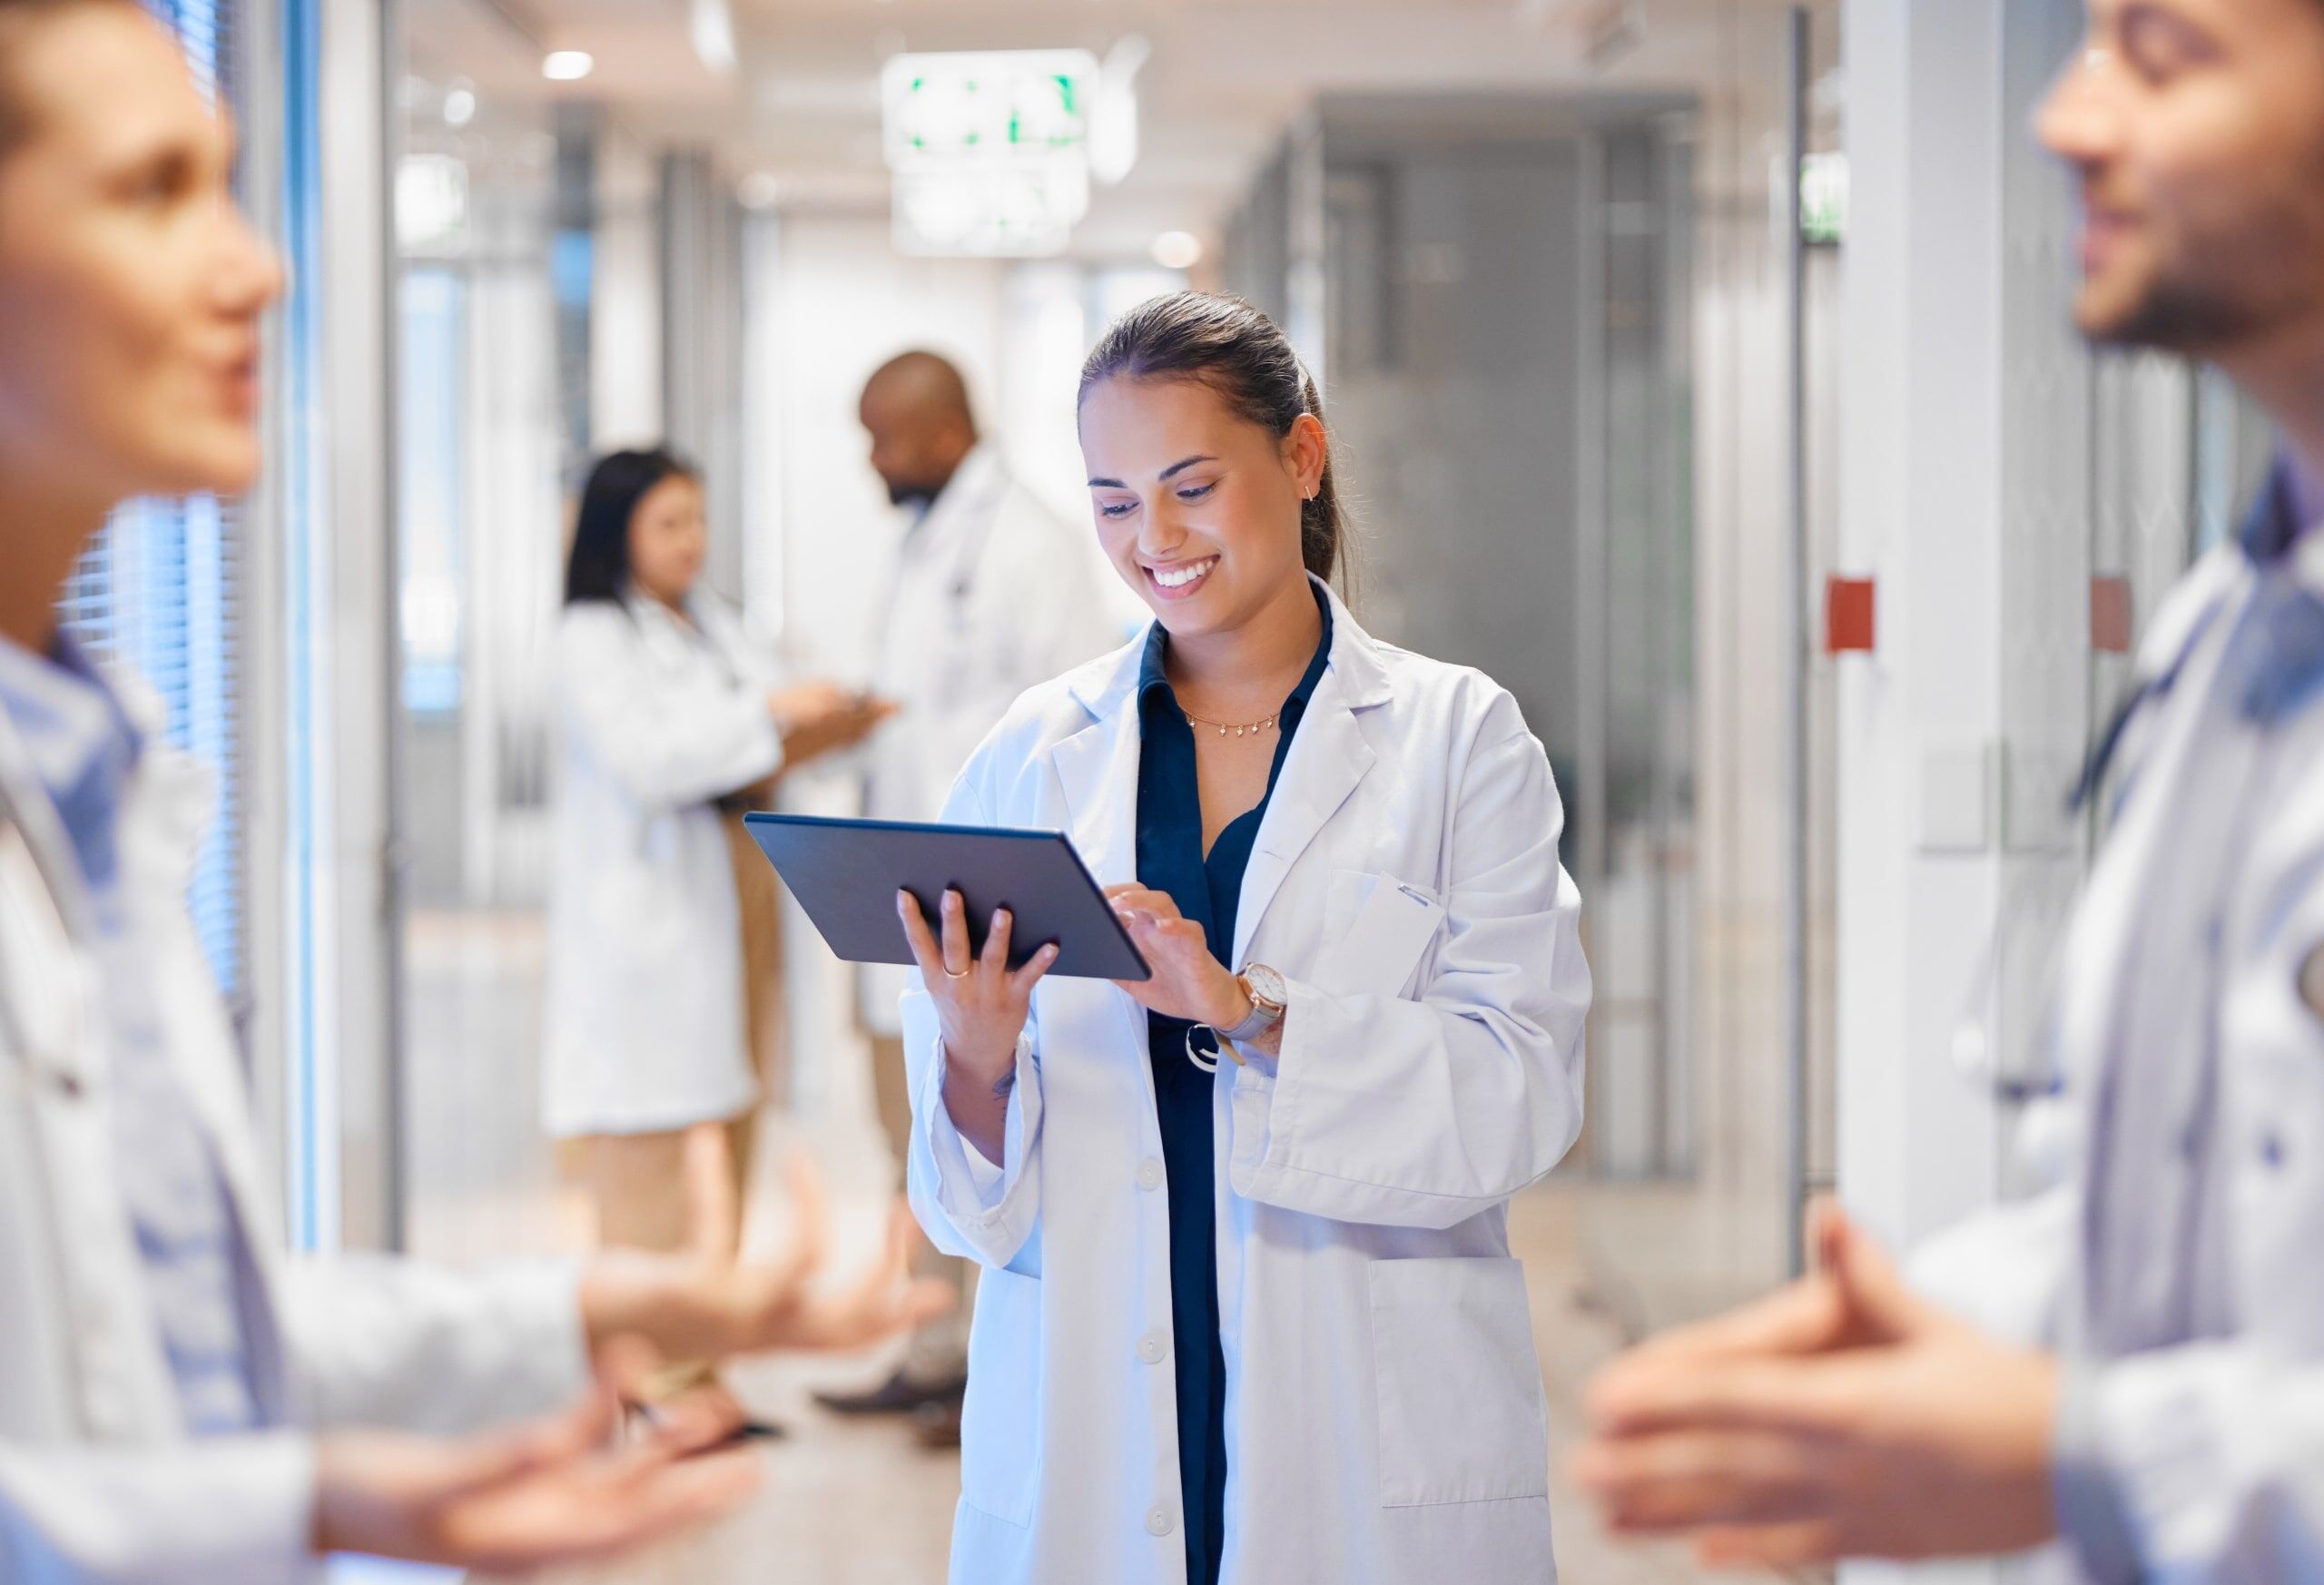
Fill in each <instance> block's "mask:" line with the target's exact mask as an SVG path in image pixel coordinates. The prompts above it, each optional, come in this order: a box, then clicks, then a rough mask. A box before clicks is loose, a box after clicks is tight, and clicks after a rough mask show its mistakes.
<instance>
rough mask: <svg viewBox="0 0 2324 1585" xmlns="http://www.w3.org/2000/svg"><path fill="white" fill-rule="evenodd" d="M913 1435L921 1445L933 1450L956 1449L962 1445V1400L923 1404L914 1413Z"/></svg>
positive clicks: (953, 1399)
mask: <svg viewBox="0 0 2324 1585" xmlns="http://www.w3.org/2000/svg"><path fill="white" fill-rule="evenodd" d="M911 1423H912V1433H913V1434H914V1435H915V1436H917V1437H918V1438H919V1439H920V1445H921V1446H922V1447H924V1448H929V1449H931V1450H940V1449H944V1448H956V1447H959V1446H960V1399H958V1398H947V1399H946V1400H944V1402H942V1403H923V1404H921V1406H920V1407H919V1408H918V1409H915V1410H913V1411H912V1416H911Z"/></svg>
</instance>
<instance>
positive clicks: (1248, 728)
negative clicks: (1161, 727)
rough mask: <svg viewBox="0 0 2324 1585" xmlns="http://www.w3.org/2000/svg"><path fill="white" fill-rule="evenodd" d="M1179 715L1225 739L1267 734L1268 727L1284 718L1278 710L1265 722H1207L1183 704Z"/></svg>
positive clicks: (1179, 709)
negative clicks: (1244, 723)
mask: <svg viewBox="0 0 2324 1585" xmlns="http://www.w3.org/2000/svg"><path fill="white" fill-rule="evenodd" d="M1178 714H1181V715H1183V716H1185V717H1186V718H1187V720H1188V721H1190V722H1192V723H1194V724H1195V725H1196V726H1207V727H1209V728H1210V729H1211V730H1212V731H1214V732H1216V733H1218V735H1219V736H1221V737H1225V736H1226V734H1227V733H1230V732H1231V733H1234V734H1235V735H1236V737H1242V736H1244V735H1245V734H1246V733H1256V732H1265V730H1266V729H1267V728H1268V727H1270V726H1273V725H1274V724H1275V723H1276V722H1277V721H1279V720H1281V719H1282V717H1283V712H1281V711H1280V710H1278V711H1276V712H1275V714H1273V715H1270V716H1267V717H1265V719H1264V720H1259V721H1254V722H1250V723H1248V724H1246V725H1242V726H1236V725H1235V724H1232V723H1230V722H1225V721H1205V720H1204V719H1203V718H1202V717H1201V716H1199V715H1196V714H1195V713H1194V712H1193V711H1191V710H1189V709H1187V707H1186V706H1185V705H1183V704H1181V705H1179V706H1178Z"/></svg>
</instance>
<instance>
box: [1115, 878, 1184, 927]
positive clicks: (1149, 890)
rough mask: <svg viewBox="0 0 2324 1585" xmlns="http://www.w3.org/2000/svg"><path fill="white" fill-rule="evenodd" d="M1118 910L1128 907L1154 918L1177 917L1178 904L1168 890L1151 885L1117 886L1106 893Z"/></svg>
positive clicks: (1130, 909)
mask: <svg viewBox="0 0 2324 1585" xmlns="http://www.w3.org/2000/svg"><path fill="white" fill-rule="evenodd" d="M1106 895H1107V896H1108V897H1110V898H1112V899H1113V902H1114V907H1115V908H1116V909H1117V910H1120V909H1128V910H1129V911H1132V912H1135V913H1142V914H1145V915H1147V917H1149V918H1152V919H1177V917H1179V916H1178V904H1177V900H1176V899H1174V898H1173V897H1172V896H1171V895H1170V894H1169V893H1168V892H1167V891H1157V890H1156V889H1155V888H1154V887H1151V886H1116V887H1113V888H1111V889H1110V890H1108V891H1107V893H1106Z"/></svg>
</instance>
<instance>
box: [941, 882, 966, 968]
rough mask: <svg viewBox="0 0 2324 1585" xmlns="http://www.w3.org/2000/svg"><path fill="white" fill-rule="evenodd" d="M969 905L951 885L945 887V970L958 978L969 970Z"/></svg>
mask: <svg viewBox="0 0 2324 1585" xmlns="http://www.w3.org/2000/svg"><path fill="white" fill-rule="evenodd" d="M969 964H970V952H969V906H968V904H967V903H966V902H965V901H962V900H961V897H960V893H959V892H958V891H953V890H952V889H951V888H950V887H949V886H948V887H946V888H945V889H944V972H945V973H946V974H947V975H949V976H950V977H951V978H953V979H955V980H957V979H959V978H960V976H961V975H963V974H966V973H967V972H968V971H969Z"/></svg>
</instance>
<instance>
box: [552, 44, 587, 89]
mask: <svg viewBox="0 0 2324 1585" xmlns="http://www.w3.org/2000/svg"><path fill="white" fill-rule="evenodd" d="M596 69H597V62H596V57H595V56H593V55H591V54H589V52H588V51H587V50H551V51H550V52H549V53H548V58H547V60H545V61H543V62H542V63H541V75H542V76H544V77H547V79H548V80H549V81H550V82H552V83H578V82H579V81H581V79H582V78H584V77H586V76H587V75H588V74H590V73H592V72H594V71H596Z"/></svg>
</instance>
